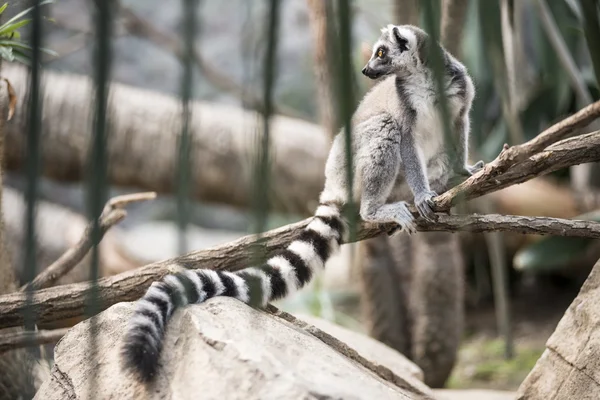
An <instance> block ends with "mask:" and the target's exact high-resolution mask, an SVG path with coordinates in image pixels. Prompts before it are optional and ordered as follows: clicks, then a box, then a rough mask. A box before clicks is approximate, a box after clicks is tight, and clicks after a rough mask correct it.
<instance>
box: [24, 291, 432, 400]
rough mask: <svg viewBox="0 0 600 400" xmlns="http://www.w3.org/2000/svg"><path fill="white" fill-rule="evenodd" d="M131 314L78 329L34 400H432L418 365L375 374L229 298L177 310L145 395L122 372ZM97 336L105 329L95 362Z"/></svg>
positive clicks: (108, 315)
mask: <svg viewBox="0 0 600 400" xmlns="http://www.w3.org/2000/svg"><path fill="white" fill-rule="evenodd" d="M132 309H133V308H132V304H131V303H120V304H117V305H115V306H113V307H111V308H109V309H108V310H106V311H105V312H103V313H101V314H100V315H98V316H97V317H95V318H92V319H91V320H87V321H84V322H82V323H80V324H78V325H76V326H75V327H73V328H72V329H71V330H70V331H69V333H68V334H67V335H66V336H65V337H64V338H63V339H61V341H60V342H59V343H58V345H57V347H56V353H55V354H56V357H55V365H54V367H53V369H52V375H51V378H50V379H48V380H47V381H46V382H44V384H43V385H42V387H41V388H40V390H39V391H38V393H37V395H36V397H35V398H36V399H40V400H41V399H44V400H53V399H67V398H73V399H74V398H77V399H85V398H91V397H92V396H90V393H95V394H96V396H95V397H94V398H95V399H131V398H145V399H146V398H147V399H159V398H160V399H163V398H167V399H206V400H208V399H219V400H223V399H244V400H251V399H277V400H285V399H369V400H370V399H433V398H434V395H433V393H432V392H431V390H430V389H429V388H427V387H426V386H425V385H424V384H423V383H422V382H420V381H419V380H418V379H416V378H415V377H414V376H413V374H414V371H415V370H414V368H413V369H412V372H402V368H398V367H397V366H396V367H394V370H393V372H392V371H391V370H390V369H385V367H383V366H381V365H376V367H375V368H373V367H372V366H371V368H372V369H368V368H366V367H365V363H359V362H357V361H355V360H356V359H357V357H353V359H351V358H349V357H346V356H345V355H344V354H342V353H343V351H338V350H336V349H334V348H332V347H330V346H328V345H327V344H325V343H324V341H322V340H320V339H318V338H317V337H316V336H315V335H314V333H315V331H314V327H303V326H302V325H303V324H302V323H290V322H288V321H285V320H283V319H282V318H279V317H276V316H274V315H271V314H268V313H266V312H261V311H257V310H254V309H252V308H250V307H248V306H246V305H244V304H242V303H241V302H239V301H237V300H234V299H230V298H215V299H211V300H209V301H208V302H206V303H204V304H202V305H199V306H190V307H186V308H185V309H183V310H181V311H179V312H177V313H176V315H175V316H174V317H173V319H172V320H171V322H170V325H169V329H168V332H167V337H166V341H165V348H164V351H163V358H162V364H163V368H162V369H161V371H160V374H159V376H158V379H157V382H156V385H155V386H154V387H152V388H151V389H150V390H148V391H146V390H145V388H144V387H142V386H140V385H138V384H137V383H135V382H134V381H133V380H132V379H131V378H130V377H128V376H126V375H125V374H123V373H122V371H121V369H120V366H119V357H118V355H119V348H120V340H121V338H122V336H123V332H124V328H125V326H126V324H127V320H128V318H129V316H130V315H131V313H132ZM92 322H93V324H92ZM309 328H312V329H309ZM92 329H94V330H95V331H96V332H97V335H96V337H95V343H96V345H97V349H98V351H96V355H95V360H94V357H93V353H92V351H91V347H90V343H92V341H91V339H92V335H91V333H92ZM311 332H312V333H311ZM321 338H323V337H322V336H321ZM325 341H327V340H325ZM347 350H348V349H346V351H345V353H346V354H349V353H348V351H347ZM390 351H391V350H390ZM395 354H396V355H397V356H398V354H397V353H395ZM362 357H364V358H366V357H367V356H366V355H363V356H362ZM373 361H377V360H373ZM373 370H375V371H377V373H374V372H373ZM399 373H403V374H405V376H398V375H397V374H399ZM382 377H385V378H386V379H384V378H382ZM392 382H393V383H392ZM92 391H93V392H92Z"/></svg>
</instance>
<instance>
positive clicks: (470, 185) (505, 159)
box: [435, 101, 600, 211]
mask: <svg viewBox="0 0 600 400" xmlns="http://www.w3.org/2000/svg"><path fill="white" fill-rule="evenodd" d="M598 117H600V101H597V102H595V103H592V104H590V105H589V106H587V107H585V108H583V109H582V110H580V111H579V112H577V113H576V114H573V115H572V116H570V117H568V118H566V119H564V120H562V121H560V122H558V123H556V124H554V125H552V126H551V127H550V128H548V129H546V130H545V131H544V132H542V133H540V134H539V135H538V136H536V137H535V138H534V139H532V140H530V141H528V142H526V143H523V144H520V145H517V146H512V147H508V146H506V145H505V147H504V149H503V150H502V152H501V153H500V155H498V157H496V159H495V160H494V161H492V162H490V163H489V164H487V165H486V166H485V167H484V168H483V169H482V170H481V171H479V172H478V173H476V174H474V175H473V176H471V177H469V178H468V179H467V180H465V181H464V182H463V183H461V184H459V185H457V186H456V187H454V188H452V189H451V190H448V191H447V192H446V193H443V194H442V195H440V196H438V197H437V198H436V199H435V203H436V209H437V210H440V211H442V210H448V209H450V207H451V206H452V205H453V204H456V202H457V201H458V200H459V199H465V198H471V197H472V194H473V192H474V191H475V190H477V189H478V188H479V187H480V186H481V185H483V184H485V182H487V183H488V184H490V183H491V182H495V179H496V177H498V176H499V175H501V174H503V173H504V172H506V171H507V170H508V169H509V168H510V167H512V166H513V165H515V164H518V163H520V162H522V161H525V160H526V159H528V158H529V157H531V156H533V155H534V154H536V153H539V152H540V151H542V150H544V149H545V148H546V147H548V146H550V145H551V144H553V143H556V142H557V141H559V140H561V139H564V138H565V137H567V136H569V135H570V134H571V133H573V132H575V131H576V130H577V129H580V128H583V127H585V126H587V125H589V124H590V123H591V122H592V121H594V120H595V119H596V118H598ZM582 162H583V161H578V162H576V163H574V164H571V165H575V164H581V163H582ZM586 162H587V161H586ZM549 172H550V171H549Z"/></svg>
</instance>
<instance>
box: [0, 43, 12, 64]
mask: <svg viewBox="0 0 600 400" xmlns="http://www.w3.org/2000/svg"><path fill="white" fill-rule="evenodd" d="M0 57H2V58H3V59H5V60H7V61H14V59H15V57H14V55H13V49H12V47H5V46H0Z"/></svg>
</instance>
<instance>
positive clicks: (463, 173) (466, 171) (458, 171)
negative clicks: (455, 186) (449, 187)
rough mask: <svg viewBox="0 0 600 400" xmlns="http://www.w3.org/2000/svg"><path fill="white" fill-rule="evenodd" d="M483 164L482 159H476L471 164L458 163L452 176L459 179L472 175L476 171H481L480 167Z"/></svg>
mask: <svg viewBox="0 0 600 400" xmlns="http://www.w3.org/2000/svg"><path fill="white" fill-rule="evenodd" d="M484 166H485V163H484V162H483V161H482V160H479V161H477V162H476V163H475V164H473V165H469V164H465V165H458V166H456V167H455V169H454V178H457V179H460V178H465V177H469V176H471V175H473V174H474V173H476V172H479V171H481V169H482V168H483V167H484Z"/></svg>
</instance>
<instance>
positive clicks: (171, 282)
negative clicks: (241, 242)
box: [122, 205, 345, 382]
mask: <svg viewBox="0 0 600 400" xmlns="http://www.w3.org/2000/svg"><path fill="white" fill-rule="evenodd" d="M344 233H345V225H344V221H343V219H342V218H341V215H340V210H339V208H338V207H337V206H335V205H321V206H319V208H318V209H317V212H316V213H315V217H314V219H313V220H312V221H311V222H310V224H308V226H307V227H306V229H305V230H304V231H303V232H302V234H301V235H300V237H299V238H298V239H296V240H294V241H293V242H292V243H291V244H290V245H289V246H288V247H287V248H286V249H284V250H282V251H281V252H280V253H279V254H277V255H275V256H273V257H271V258H270V259H268V260H267V262H266V263H265V264H264V265H261V266H258V267H248V268H245V269H242V270H240V271H238V272H223V271H213V270H208V269H197V270H184V271H182V272H179V273H177V274H173V275H168V276H166V277H165V278H163V279H162V280H161V281H158V282H154V283H153V284H152V285H151V286H150V288H149V289H148V291H147V292H146V294H145V295H144V296H143V297H142V298H141V299H140V300H139V301H138V302H137V308H136V310H135V312H134V315H133V317H132V318H131V321H130V325H129V327H128V330H127V332H126V334H125V340H124V344H123V348H122V358H123V366H124V368H125V369H126V370H128V371H130V372H132V373H133V374H134V376H135V377H136V378H138V379H139V380H140V381H142V382H150V381H152V380H153V378H154V376H155V374H156V371H157V369H158V366H159V359H160V352H161V349H162V341H163V337H164V334H165V331H166V325H167V322H168V320H169V318H170V317H171V316H172V315H173V312H174V311H175V309H176V308H177V307H182V306H185V305H186V304H194V303H202V302H204V301H206V300H207V299H210V298H212V297H215V296H227V297H234V298H236V299H238V300H240V301H243V302H244V303H246V304H249V305H252V306H254V307H264V306H266V305H267V303H269V302H271V301H273V300H278V299H281V298H284V297H286V296H288V295H290V294H291V293H293V292H294V291H296V290H299V289H301V288H302V287H304V286H305V285H306V284H307V283H308V282H309V281H310V280H311V278H312V277H313V276H314V275H315V274H316V273H318V272H319V271H321V270H322V269H323V268H324V266H325V262H326V261H327V260H328V259H329V258H330V257H331V255H333V254H334V253H336V252H337V251H338V250H339V246H340V244H341V243H342V240H343V237H344Z"/></svg>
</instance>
